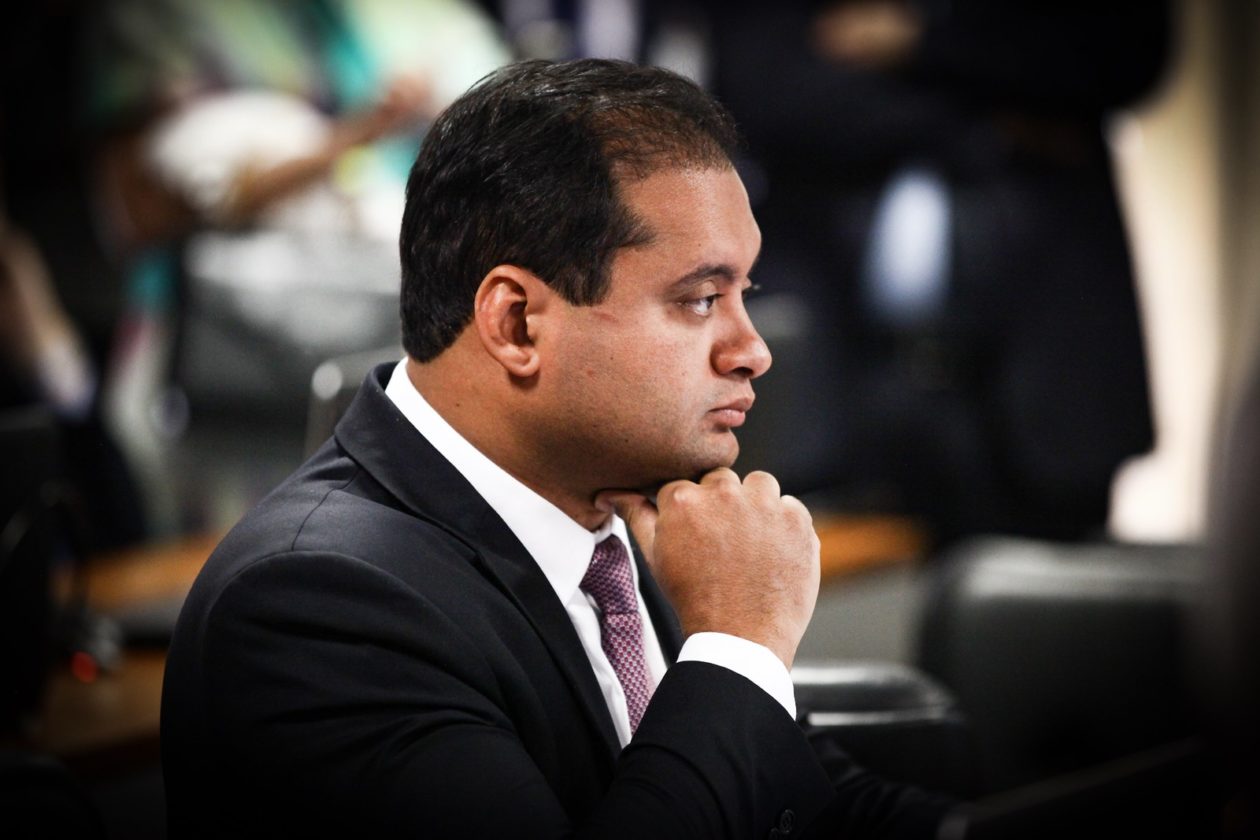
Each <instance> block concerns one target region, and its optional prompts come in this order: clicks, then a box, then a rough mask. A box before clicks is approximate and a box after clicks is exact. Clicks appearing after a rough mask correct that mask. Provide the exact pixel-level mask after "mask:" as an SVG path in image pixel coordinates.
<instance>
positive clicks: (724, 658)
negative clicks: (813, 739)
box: [678, 633, 796, 720]
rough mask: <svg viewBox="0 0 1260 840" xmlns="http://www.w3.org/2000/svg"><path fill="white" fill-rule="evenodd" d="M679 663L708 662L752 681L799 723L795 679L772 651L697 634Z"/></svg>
mask: <svg viewBox="0 0 1260 840" xmlns="http://www.w3.org/2000/svg"><path fill="white" fill-rule="evenodd" d="M678 661H679V662H708V663H709V664H710V665H720V666H722V667H723V668H729V669H730V670H732V671H734V672H735V673H737V674H739V675H740V676H742V677H745V678H746V679H749V680H752V682H753V683H754V684H755V685H757V687H758V688H760V689H761V690H762V691H764V692H765V693H766V694H769V695H770V696H771V697H773V698H774V699H775V701H776V702H777V703H778V704H779V705H780V706H782V707H783V710H784V711H786V712H787V713H788V716H789V717H791V718H792V719H793V720H795V719H796V693H795V692H794V691H793V689H792V675H791V674H789V673H788V669H787V666H786V665H784V664H783V660H781V659H779V657H777V656H775V655H774V654H773V653H771V652H770V648H768V647H766V646H765V645H759V644H757V643H756V642H750V641H749V640H748V639H743V638H740V637H739V636H732V635H729V634H727V633H695V634H693V635H691V636H688V637H687V641H685V642H684V643H683V646H682V650H681V651H679V653H678Z"/></svg>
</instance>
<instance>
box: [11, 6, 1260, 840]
mask: <svg viewBox="0 0 1260 840" xmlns="http://www.w3.org/2000/svg"><path fill="white" fill-rule="evenodd" d="M0 31H2V32H3V34H2V36H0V37H2V38H3V49H2V50H0V56H2V59H0V60H3V62H4V70H3V75H2V77H0V85H2V89H3V93H2V95H0V447H2V448H3V449H2V451H3V461H2V463H3V464H4V466H3V469H2V472H3V474H4V478H3V494H2V497H0V502H2V507H0V654H2V656H3V661H2V662H0V666H3V667H4V669H5V673H4V676H3V677H0V686H2V687H3V688H2V691H3V699H2V700H0V725H2V726H3V733H2V740H0V744H2V745H3V748H2V750H0V755H2V756H3V762H0V763H2V764H3V766H0V820H3V819H4V817H3V814H4V813H5V811H4V807H5V806H7V807H9V808H11V809H13V810H11V813H13V814H14V815H15V816H14V818H13V819H15V820H16V819H18V816H16V815H19V814H23V813H24V814H28V815H29V814H37V815H42V814H43V813H44V811H40V810H39V806H40V803H42V802H44V800H43V799H41V798H40V797H42V796H45V795H47V796H51V797H56V796H62V797H67V798H68V799H67V801H70V802H72V803H74V804H73V807H63V808H61V809H60V811H61V813H62V814H65V815H69V816H68V817H67V818H68V819H80V817H81V822H80V823H76V825H78V826H79V828H80V829H81V830H82V831H84V832H86V833H85V834H84V835H83V836H115V837H133V836H134V837H161V836H164V826H163V822H162V820H163V817H162V805H161V783H160V764H159V755H158V744H157V733H156V723H157V702H158V695H159V692H160V685H161V667H162V649H163V646H164V644H165V641H166V639H167V638H168V636H169V632H170V626H171V624H172V622H173V620H174V616H175V614H176V613H177V611H178V607H179V604H180V603H181V601H182V597H183V593H184V592H186V590H187V586H188V584H189V583H190V581H191V577H192V576H193V575H195V572H196V569H197V568H198V567H199V565H200V562H201V561H203V560H204V558H205V556H206V555H207V554H208V552H209V551H210V550H211V549H212V548H213V545H214V544H215V542H217V540H218V538H220V537H221V536H222V534H223V533H224V532H225V531H226V530H227V529H228V528H229V527H231V525H232V524H233V523H234V522H235V521H236V519H237V518H239V517H240V516H241V514H242V513H244V511H245V510H247V509H248V508H249V507H250V506H251V505H252V504H253V503H254V502H256V501H257V500H258V499H259V498H260V497H261V496H262V495H263V494H264V493H266V492H267V491H268V490H269V489H270V488H271V487H272V486H274V485H275V484H276V483H278V482H279V481H280V480H281V479H282V478H283V477H284V476H285V475H287V474H288V473H289V472H290V471H292V470H293V469H294V468H295V467H296V466H297V465H298V464H299V463H301V461H302V460H303V458H304V457H305V455H306V454H307V453H308V452H309V451H311V450H312V449H313V448H314V446H317V445H318V444H319V443H320V442H322V440H323V439H325V438H326V437H327V436H328V434H330V433H331V429H332V424H333V423H334V422H335V419H336V416H337V415H338V413H339V411H340V410H341V408H344V405H345V403H346V401H347V399H348V396H349V395H352V394H353V392H354V390H355V388H356V387H357V385H358V383H359V381H361V379H362V377H363V375H364V374H365V373H366V372H367V370H368V369H369V368H370V366H371V365H372V364H373V363H375V362H379V361H387V360H392V359H397V358H400V357H401V349H400V347H399V343H398V336H399V329H398V324H397V293H398V288H397V287H398V276H399V268H398V256H397V229H398V220H399V217H400V214H401V208H402V203H403V187H404V185H405V181H406V175H407V172H408V168H409V166H410V163H411V161H412V159H413V158H414V155H415V152H416V150H417V149H418V147H419V144H420V142H421V141H422V139H423V137H424V133H425V130H426V127H427V126H428V125H429V124H430V122H431V121H432V119H433V117H434V116H435V115H436V114H437V113H438V112H440V110H441V109H442V108H443V107H445V105H447V104H449V103H450V102H451V101H452V100H453V99H455V98H456V97H457V96H458V95H459V94H460V93H461V92H462V91H463V90H465V89H466V88H467V87H468V86H469V85H470V84H471V83H473V82H474V81H476V80H477V79H478V78H480V77H481V76H483V75H484V74H485V73H487V72H489V71H490V70H493V69H494V68H495V67H497V66H500V65H502V64H503V63H505V62H508V61H511V60H514V59H517V58H523V57H543V58H571V57H578V56H603V57H615V58H624V59H628V60H632V61H639V62H645V63H653V64H658V65H662V66H666V67H669V68H671V69H674V70H677V71H678V72H680V73H683V74H685V75H687V76H689V77H691V78H693V79H695V80H696V81H697V82H699V83H700V84H701V85H703V86H704V87H706V88H707V89H709V90H711V91H712V92H713V93H715V94H716V95H717V96H718V97H719V98H720V99H721V100H722V101H723V102H724V103H725V104H726V105H727V106H728V107H729V108H730V109H731V111H732V112H733V114H734V115H735V117H736V120H737V121H738V122H739V123H740V125H741V128H742V129H743V132H744V134H745V136H746V138H747V147H746V149H745V151H744V153H743V155H742V156H741V158H740V160H739V161H737V165H738V168H739V169H740V172H741V175H742V176H743V178H744V181H745V183H746V185H747V186H748V190H749V194H750V199H751V201H752V205H753V210H754V213H755V214H756V215H757V217H758V221H759V223H760V225H761V227H762V232H763V235H764V242H765V244H764V249H763V255H762V259H761V261H760V264H759V266H758V268H757V272H756V276H755V277H754V279H755V280H756V281H757V282H758V283H759V284H760V285H761V287H762V291H761V292H760V294H759V296H758V297H756V298H755V299H753V300H751V301H750V309H751V310H752V313H753V317H754V320H755V321H756V323H757V325H758V327H759V328H760V329H761V331H762V332H763V335H764V336H765V338H766V339H767V342H768V343H769V345H770V347H771V350H772V351H773V353H774V355H775V364H774V367H773V369H772V370H771V371H770V372H769V373H768V374H767V375H766V376H765V377H764V379H762V380H761V381H760V382H759V383H758V394H759V398H758V409H757V411H756V412H754V413H753V414H752V415H750V418H749V422H748V424H747V426H746V427H745V429H744V430H743V433H742V434H741V446H742V451H743V454H742V455H741V460H740V463H739V464H738V465H737V468H739V469H741V470H747V469H754V468H761V469H768V470H770V471H772V472H774V473H775V474H776V475H778V476H779V477H780V479H781V481H782V484H783V486H784V488H785V490H786V491H788V492H793V493H796V494H798V495H801V496H803V497H804V498H805V499H806V500H807V502H808V503H809V505H810V507H811V509H812V510H813V512H814V513H815V518H816V520H817V521H818V523H819V529H820V532H821V533H822V535H823V542H824V572H825V574H826V579H825V581H824V588H823V593H822V596H821V599H820V604H819V609H818V612H817V615H816V617H815V621H814V624H813V626H812V627H811V630H810V634H809V635H808V636H807V637H806V640H805V642H804V644H803V646H802V656H806V657H809V658H812V659H815V660H819V661H822V660H828V661H835V660H840V661H846V662H883V663H897V664H900V665H904V666H905V667H907V668H910V669H913V672H914V674H916V675H921V676H923V678H924V679H927V680H930V681H932V684H933V685H936V686H939V687H940V688H941V689H942V690H943V691H944V692H945V694H946V695H948V697H949V706H950V709H951V715H952V716H951V717H950V718H949V720H950V721H951V722H957V721H965V723H963V724H959V725H960V726H962V727H963V734H962V735H961V736H960V737H961V741H960V742H959V743H963V744H965V748H959V749H960V753H959V754H961V755H962V757H958V755H955V754H953V753H951V755H952V756H953V757H951V758H950V759H949V761H948V762H944V759H942V758H941V753H940V752H939V751H937V752H935V753H931V752H929V753H927V754H924V753H922V752H921V751H922V750H925V749H929V748H928V747H925V746H924V744H927V743H930V741H922V740H920V741H916V742H914V743H912V744H911V745H910V746H905V745H904V744H901V745H899V746H897V747H896V749H897V750H907V751H908V752H905V753H904V754H903V757H904V758H905V759H906V761H905V762H904V764H905V766H909V767H918V768H920V769H921V768H923V767H927V766H933V767H937V769H939V770H940V773H939V774H937V775H935V776H932V779H933V780H941V779H945V781H941V786H942V787H947V788H951V789H953V790H955V791H956V792H961V793H963V794H964V795H967V796H984V795H987V794H993V793H997V792H1001V791H1003V790H1009V789H1012V788H1016V787H1019V786H1023V785H1027V784H1030V783H1036V782H1039V781H1042V780H1045V779H1049V778H1055V777H1060V776H1062V774H1065V773H1069V774H1070V773H1072V772H1076V771H1079V770H1081V769H1082V768H1089V767H1096V766H1098V765H1099V764H1100V763H1105V762H1111V761H1115V760H1117V759H1122V758H1125V757H1132V756H1134V755H1144V756H1146V757H1147V758H1148V759H1150V755H1151V754H1150V753H1149V751H1150V750H1151V749H1155V748H1165V747H1167V745H1169V744H1174V745H1181V746H1184V745H1186V744H1190V747H1188V748H1187V749H1189V752H1188V753H1186V752H1184V751H1183V752H1176V753H1175V755H1173V754H1170V755H1172V758H1171V759H1168V757H1167V756H1165V755H1164V754H1162V753H1161V754H1159V755H1157V756H1156V757H1155V758H1153V759H1150V760H1151V761H1154V762H1155V764H1156V765H1158V766H1159V767H1160V768H1163V769H1167V768H1168V767H1173V768H1174V769H1175V770H1177V771H1178V772H1182V771H1186V768H1187V767H1193V768H1194V770H1195V773H1196V774H1197V776H1196V777H1197V778H1200V779H1209V780H1210V781H1208V782H1204V783H1203V784H1202V785H1201V786H1199V787H1192V788H1190V787H1187V785H1186V784H1185V783H1184V777H1182V776H1178V777H1177V782H1176V785H1175V787H1176V790H1177V791H1178V795H1177V796H1176V797H1174V799H1176V801H1177V802H1178V803H1181V804H1184V808H1182V809H1181V810H1180V811H1178V816H1177V817H1176V819H1175V820H1174V821H1173V822H1168V821H1167V820H1165V821H1164V822H1163V823H1162V825H1163V827H1164V828H1163V830H1165V831H1166V832H1167V831H1169V830H1173V829H1169V828H1168V826H1170V825H1172V826H1175V830H1176V831H1178V832H1181V831H1183V830H1184V831H1186V832H1192V833H1181V834H1176V835H1173V834H1167V833H1166V834H1163V835H1158V836H1215V837H1235V836H1236V837H1243V836H1250V834H1249V832H1252V831H1255V830H1256V828H1257V817H1256V815H1255V809H1254V807H1253V797H1251V796H1250V795H1249V793H1248V791H1251V790H1254V788H1253V787H1252V785H1253V784H1254V779H1253V778H1251V776H1250V772H1251V771H1248V770H1246V769H1245V768H1247V767H1253V766H1254V765H1253V764H1251V762H1250V759H1251V758H1253V757H1254V755H1255V751H1254V747H1255V744H1256V737H1255V726H1254V717H1255V709H1256V708H1257V704H1256V703H1255V702H1254V701H1256V700H1257V699H1260V697H1257V692H1256V686H1255V682H1256V680H1255V669H1254V665H1252V664H1251V661H1252V660H1254V659H1255V655H1254V648H1253V647H1252V642H1253V641H1254V640H1255V635H1256V633H1255V626H1254V621H1253V620H1252V619H1251V618H1250V615H1251V614H1252V613H1253V612H1254V611H1255V606H1256V604H1255V602H1256V600H1257V599H1260V591H1258V590H1257V588H1256V585H1255V583H1254V581H1255V578H1256V572H1255V565H1256V563H1257V562H1260V540H1258V539H1257V535H1256V527H1257V526H1256V525H1255V524H1254V522H1253V520H1254V518H1255V517H1254V515H1253V514H1252V511H1253V510H1256V502H1257V501H1260V499H1258V498H1257V475H1258V474H1260V458H1258V456H1257V454H1256V453H1257V449H1258V448H1260V444H1258V443H1257V437H1258V436H1260V418H1257V416H1256V414H1257V408H1256V407H1255V402H1256V399H1257V397H1256V393H1257V392H1258V389H1260V385H1257V384H1256V376H1257V370H1258V369H1257V367H1256V362H1258V361H1260V344H1258V343H1257V340H1256V336H1257V333H1258V332H1260V297H1258V295H1260V245H1257V244H1256V243H1257V242H1260V238H1257V237H1256V236H1254V235H1253V230H1255V229H1257V228H1260V98H1258V97H1260V94H1257V91H1258V90H1260V85H1257V84H1256V82H1257V81H1260V64H1258V63H1257V59H1256V58H1255V57H1254V56H1255V55H1256V54H1257V50H1256V47H1257V45H1258V44H1260V8H1257V7H1255V6H1254V4H1251V3H1248V2H1244V0H1217V2H1211V0H1180V2H1173V1H1172V0H1167V2H1165V1H1164V0H1140V1H1139V0H1110V2H1103V3H1093V4H1085V3H1062V2H1057V3H1050V2H1029V3H1023V4H1009V3H1001V2H996V0H844V2H794V3H776V4H769V3H754V2H721V3H719V2H703V1H702V0H692V2H677V3H674V2H663V1H662V0H585V2H584V1H583V0H555V1H554V2H553V0H515V1H514V0H499V1H498V2H494V0H483V2H471V1H469V2H456V0H303V1H302V2H298V0H220V1H219V2H215V3H203V2H198V0H97V1H96V2H86V0H49V2H45V3H42V4H24V5H20V6H18V7H15V8H14V9H13V10H11V11H10V12H8V13H5V22H4V26H3V28H2V30H0ZM954 712H957V714H954ZM950 725H951V726H952V725H954V723H951V724H950ZM938 734H939V733H938ZM899 743H900V742H899ZM874 749H875V751H876V752H878V748H874ZM1187 755H1189V756H1191V758H1190V759H1188V760H1187V759H1186V756H1187ZM1165 759H1167V760H1165ZM878 761H879V759H878V758H877V757H876V758H873V759H872V763H876V762H878ZM1161 761H1163V762H1164V763H1163V764H1160V762H1161ZM1148 763H1149V762H1148ZM946 765H948V766H946ZM1141 766H1142V767H1146V766H1147V765H1141ZM1204 767H1207V768H1209V772H1206V773H1205V772H1199V771H1202V770H1203V768H1204ZM942 768H943V769H942ZM1240 768H1243V769H1240ZM890 772H892V774H893V775H896V774H897V773H898V772H902V768H901V767H898V768H897V769H895V770H894V771H890ZM914 772H915V771H913V770H910V771H906V773H907V774H908V776H909V777H911V780H915V781H922V779H915V778H913V776H914ZM933 772H936V771H935V770H934V771H933ZM1161 772H1162V771H1161ZM1142 778H1147V777H1146V776H1143V777H1142ZM1161 778H1162V779H1164V781H1162V782H1161V784H1163V783H1165V782H1166V778H1165V777H1161ZM925 783H926V782H925ZM1151 789H1152V790H1153V789H1155V788H1151ZM1160 790H1163V789H1162V788H1161V789H1160ZM32 791H36V792H37V793H38V795H35V794H32ZM50 791H51V793H50ZM1164 799H1165V800H1167V799H1168V797H1164ZM32 803H34V806H35V807H27V806H30V805H31V804H32ZM1117 807H1119V806H1117ZM1126 807H1130V811H1128V812H1125V813H1126V814H1128V817H1127V818H1129V819H1130V820H1131V821H1130V822H1128V823H1125V825H1126V826H1128V827H1129V828H1132V827H1133V826H1135V825H1139V824H1142V823H1141V822H1140V820H1141V819H1143V816H1142V815H1144V814H1149V813H1151V808H1150V800H1149V798H1148V799H1147V800H1143V801H1142V803H1141V804H1138V805H1134V804H1133V803H1132V802H1130V803H1129V806H1126ZM1134 809H1136V810H1134ZM1120 810H1121V811H1123V808H1121V809H1120ZM39 819H43V817H42V816H40V817H39ZM1134 821H1137V822H1134ZM15 825H16V823H15ZM92 832H97V833H96V834H93V833H92ZM32 836H34V835H32Z"/></svg>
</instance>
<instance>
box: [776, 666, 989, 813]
mask: <svg viewBox="0 0 1260 840" xmlns="http://www.w3.org/2000/svg"><path fill="white" fill-rule="evenodd" d="M792 683H793V685H794V686H795V689H796V704H797V709H798V716H799V717H800V719H801V720H803V721H804V722H805V723H806V724H807V725H809V726H811V727H814V728H816V729H818V730H820V731H821V732H823V733H825V735H826V736H827V737H828V738H830V739H831V740H832V741H833V742H834V743H836V744H837V745H838V746H840V747H841V748H842V749H843V750H844V751H845V752H846V753H848V754H849V755H850V756H851V757H852V758H853V760H854V761H856V762H857V763H858V764H860V765H862V766H863V767H866V768H867V769H868V770H872V771H874V772H876V773H878V774H879V775H881V776H883V777H885V778H887V779H892V780H895V781H900V782H908V783H911V784H914V785H918V786H919V787H922V788H927V789H928V790H936V791H943V792H945V793H950V794H953V795H955V796H966V795H968V794H970V793H971V792H972V790H973V786H974V771H975V767H974V761H973V756H972V753H971V739H970V734H969V732H968V729H967V722H966V720H965V719H964V717H963V715H962V714H961V713H960V711H959V709H958V706H957V704H956V703H955V701H954V697H953V695H951V694H950V693H949V692H948V691H946V690H945V689H944V688H942V687H941V686H940V685H939V684H937V683H936V682H935V681H933V680H932V679H931V678H929V677H928V676H926V675H925V674H923V673H921V672H919V671H916V670H915V669H914V668H910V667H908V666H905V665H899V664H896V663H891V662H802V663H799V664H797V665H796V666H795V667H794V668H793V669H792Z"/></svg>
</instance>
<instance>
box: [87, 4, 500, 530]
mask: <svg viewBox="0 0 1260 840" xmlns="http://www.w3.org/2000/svg"><path fill="white" fill-rule="evenodd" d="M89 34H90V37H89V38H88V39H87V44H86V49H87V54H88V64H89V68H90V69H91V72H90V74H89V79H90V85H89V87H90V89H89V102H88V109H87V110H88V113H89V119H90V121H91V122H92V124H93V125H94V126H95V131H96V134H97V137H98V141H97V142H98V155H97V175H98V195H99V197H100V203H101V208H102V211H103V217H104V219H105V220H106V224H105V225H104V233H105V236H106V237H107V240H108V241H109V242H110V243H111V244H112V246H113V248H114V249H115V252H116V253H117V255H118V259H119V261H120V263H121V264H122V265H123V266H124V271H125V273H126V275H127V277H128V283H129V288H130V291H131V301H132V302H131V309H130V315H129V317H128V318H127V327H126V330H125V332H126V337H125V340H124V342H123V343H124V345H125V349H124V352H123V353H121V354H120V355H121V356H122V357H123V358H122V359H121V360H120V368H121V369H122V370H123V371H125V373H123V374H121V375H120V377H119V380H120V385H119V387H118V389H116V395H117V398H116V399H115V400H114V402H113V403H112V411H111V416H113V417H114V418H115V422H116V424H117V425H118V426H119V427H121V428H127V429H134V430H137V431H136V432H135V433H134V434H133V436H132V437H131V439H130V440H129V450H130V451H131V452H133V453H134V454H135V457H136V460H137V461H138V462H142V463H144V464H146V469H145V474H146V476H147V477H148V484H149V485H150V487H151V488H154V489H153V490H152V491H151V493H150V496H151V497H160V498H175V499H178V500H179V501H178V502H176V503H175V504H174V505H172V504H170V503H167V504H165V510H164V511H163V515H162V518H163V519H164V520H165V521H166V522H167V524H168V526H170V527H175V528H180V529H182V528H185V527H204V526H205V525H207V524H210V525H214V524H215V521H216V514H215V513H214V511H215V510H216V509H218V508H220V507H221V506H222V505H223V504H224V502H223V501H222V500H223V499H224V498H225V497H226V496H232V495H234V494H236V493H237V492H238V491H239V490H240V487H241V485H246V489H245V490H244V491H243V492H244V494H245V495H246V496H249V495H250V493H252V492H254V491H258V492H261V489H262V488H261V486H253V485H250V483H249V481H248V480H247V479H242V478H239V477H237V476H235V475H234V474H231V475H229V474H228V473H230V472H231V470H230V468H228V469H226V470H225V474H224V475H223V476H222V480H221V482H220V481H219V480H217V479H215V478H211V479H210V480H208V481H202V482H201V483H200V485H199V486H196V487H190V486H186V485H185V484H184V483H183V479H182V477H181V476H182V473H181V471H180V470H179V469H178V468H177V467H176V466H174V465H173V464H174V459H175V458H176V457H178V450H177V449H176V448H175V447H174V446H173V445H172V444H171V442H172V441H174V440H177V439H178V438H179V437H180V436H181V435H182V434H183V432H184V430H185V429H186V427H187V426H188V425H189V420H190V413H191V412H195V411H197V410H199V409H201V408H209V409H213V410H214V411H217V412H220V413H226V414H227V415H228V416H245V415H246V414H249V413H250V412H252V413H253V414H252V416H254V417H257V418H262V419H265V420H269V421H273V422H274V423H275V424H276V426H277V427H283V426H284V424H288V425H293V424H294V423H297V422H300V421H301V418H302V416H304V406H305V400H306V396H307V394H308V393H309V385H310V377H311V374H312V372H313V370H314V368H315V367H316V366H317V365H318V364H319V362H321V361H323V360H325V359H327V358H330V357H333V356H337V355H340V354H344V353H348V352H353V351H358V350H368V349H375V348H378V347H381V346H384V345H388V344H397V341H398V335H397V325H396V317H395V311H396V308H397V277H398V262H397V254H396V246H395V240H396V237H397V228H398V220H399V219H400V218H401V213H402V207H403V190H404V185H405V181H406V175H407V171H408V167H409V166H410V162H411V161H412V159H414V156H415V151H416V149H417V148H418V146H419V141H420V138H421V136H422V135H423V132H424V130H425V126H426V125H427V123H428V121H429V120H430V119H431V117H432V116H433V114H435V113H436V112H437V111H438V110H439V109H440V108H441V107H442V106H443V105H445V104H446V103H448V102H450V101H451V100H453V99H454V98H455V97H456V96H457V95H458V94H459V93H461V92H462V91H463V90H464V89H465V88H466V87H467V86H468V85H470V84H471V83H472V82H473V81H475V80H476V79H478V78H480V77H481V76H482V75H484V74H485V73H487V72H489V71H490V70H492V69H494V68H495V67H497V66H498V65H499V64H501V63H502V62H503V61H505V60H506V59H507V53H506V51H505V50H504V48H503V47H502V46H501V43H500V40H499V38H498V36H497V33H496V31H495V29H494V27H493V25H492V24H491V22H490V21H489V20H488V18H486V17H485V16H484V15H483V14H481V13H480V12H478V11H477V10H476V9H475V8H473V7H471V6H469V5H468V4H466V3H463V2H458V1H457V0H423V2H403V0H312V2H301V3H294V2H284V0H228V2H215V3H202V2H195V0H111V2H108V3H104V4H102V5H101V6H100V7H99V9H98V10H97V11H96V18H95V25H94V26H93V27H92V29H91V30H90V33H89ZM295 300H296V301H298V303H297V304H296V305H295V304H294V303H293V301H295ZM155 360H156V361H155ZM233 412H235V414H233ZM273 437H275V436H273ZM288 466H291V464H288V465H286V466H285V469H287V468H288ZM263 481H266V479H263ZM250 486H253V489H252V490H251V489H249V487H250ZM250 501H252V499H250V498H245V499H244V500H243V503H244V504H247V503H249V502H250ZM231 504H232V503H229V507H230V505H231ZM229 518H232V517H231V516H229Z"/></svg>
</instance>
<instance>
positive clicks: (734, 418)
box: [709, 396, 753, 429]
mask: <svg viewBox="0 0 1260 840" xmlns="http://www.w3.org/2000/svg"><path fill="white" fill-rule="evenodd" d="M752 405H753V397H751V396H749V397H740V398H739V399H736V400H731V401H730V402H729V403H727V404H726V405H721V406H718V407H717V408H714V409H711V410H710V411H709V415H710V416H711V417H713V419H714V420H716V421H717V422H718V423H719V424H721V425H723V426H726V427H728V428H731V429H734V428H737V427H739V426H742V425H744V419H745V418H746V417H747V415H748V410H749V409H751V408H752Z"/></svg>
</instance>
